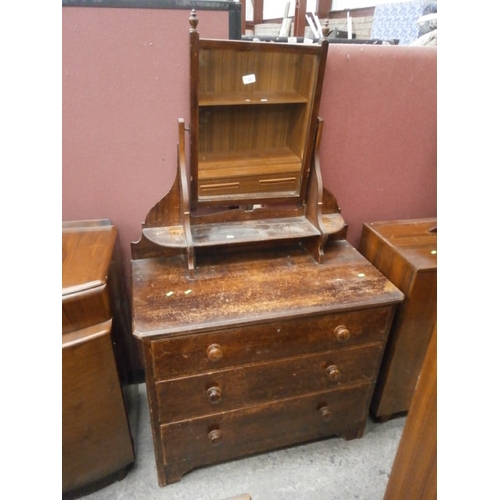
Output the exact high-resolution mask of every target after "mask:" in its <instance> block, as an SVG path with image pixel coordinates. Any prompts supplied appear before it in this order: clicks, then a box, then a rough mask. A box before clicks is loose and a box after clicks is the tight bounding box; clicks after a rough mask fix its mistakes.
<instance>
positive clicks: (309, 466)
mask: <svg viewBox="0 0 500 500" xmlns="http://www.w3.org/2000/svg"><path fill="white" fill-rule="evenodd" d="M138 402H139V404H138V412H137V413H136V417H137V418H135V417H133V420H134V422H133V424H132V425H133V426H134V427H136V429H135V436H136V437H135V449H136V463H135V465H134V466H133V468H132V469H131V470H130V471H129V472H128V474H127V476H126V477H125V478H124V479H123V480H121V481H117V482H115V483H113V484H111V485H109V486H107V487H105V488H103V489H101V490H99V491H96V492H95V493H92V494H90V495H87V496H85V497H83V498H84V499H85V500H117V499H124V500H136V499H137V500H138V499H147V500H156V499H168V500H225V499H228V498H231V497H234V496H236V495H240V494H243V493H247V494H250V495H251V498H252V500H351V499H352V500H382V499H383V497H384V492H385V488H386V485H387V480H388V478H389V474H390V471H391V467H392V463H393V461H394V457H395V454H396V450H397V447H398V444H399V440H400V437H401V433H402V430H403V426H404V423H405V421H406V417H398V418H394V419H392V420H389V421H388V422H386V423H383V424H381V423H376V422H374V421H372V420H371V419H370V420H369V421H368V423H367V426H366V430H365V434H364V436H363V437H362V438H361V439H354V440H351V441H345V440H344V439H342V438H337V437H336V438H331V439H326V440H323V441H318V442H314V443H309V444H304V445H299V446H294V447H291V448H287V449H283V450H278V451H274V452H270V453H263V454H260V455H257V456H252V457H249V458H244V459H239V460H234V461H231V462H227V463H223V464H220V465H213V466H210V467H204V468H201V469H197V470H194V471H192V472H190V473H188V474H186V475H185V476H184V477H183V478H182V480H181V481H180V482H178V483H174V484H171V485H168V486H165V487H164V488H160V487H159V486H158V482H157V476H156V466H155V460H154V451H153V441H152V437H151V428H150V423H149V412H148V407H147V398H146V387H145V384H139V386H138Z"/></svg>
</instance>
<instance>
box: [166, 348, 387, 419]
mask: <svg viewBox="0 0 500 500" xmlns="http://www.w3.org/2000/svg"><path fill="white" fill-rule="evenodd" d="M381 354H382V345H381V344H372V345H368V346H364V347H356V348H349V349H342V350H335V351H327V352H323V353H319V354H314V355H309V356H301V357H295V358H289V359H284V360H279V361H275V362H270V363H258V364H253V365H247V366H244V367H239V368H231V369H226V370H220V371H216V372H209V373H203V374H200V375H194V376H190V377H182V378H175V379H170V380H160V381H158V382H156V391H157V395H158V415H159V419H160V422H176V421H180V420H185V419H190V418H194V417H199V416H203V415H213V414H216V413H219V412H225V411H230V410H234V409H240V408H246V407H250V406H254V405H259V404H263V403H269V402H272V401H277V400H280V399H283V398H290V397H295V396H299V395H304V394H308V393H310V392H317V391H321V390H326V389H329V388H334V387H338V386H347V385H349V384H353V383H357V382H359V381H363V382H366V381H369V380H372V379H374V377H375V376H376V370H377V367H378V366H379V362H380V356H381Z"/></svg>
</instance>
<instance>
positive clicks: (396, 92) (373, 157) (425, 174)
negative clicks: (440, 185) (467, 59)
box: [320, 44, 437, 247]
mask: <svg viewBox="0 0 500 500" xmlns="http://www.w3.org/2000/svg"><path fill="white" fill-rule="evenodd" d="M436 72H437V49H436V48H434V47H398V46H384V45H337V44H331V45H330V50H329V54H328V62H327V69H326V74H325V83H324V87H323V97H322V101H321V107H320V116H321V117H322V118H323V119H324V129H323V139H322V143H321V149H320V158H321V167H322V172H323V181H324V185H325V187H327V188H328V189H330V190H331V191H332V192H333V193H334V194H335V196H336V197H337V201H338V203H339V205H340V207H341V209H342V215H343V217H344V219H345V220H346V222H347V223H348V226H349V229H348V232H347V239H348V240H349V242H350V243H351V244H353V245H354V246H355V247H357V246H358V244H359V239H360V236H361V229H362V225H363V223H364V222H373V221H383V220H394V219H415V218H421V217H436V215H437V123H436V122H437V114H436V100H437V82H436V76H437V75H436Z"/></svg>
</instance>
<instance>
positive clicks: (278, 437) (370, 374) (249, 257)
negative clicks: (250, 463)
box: [132, 241, 403, 485]
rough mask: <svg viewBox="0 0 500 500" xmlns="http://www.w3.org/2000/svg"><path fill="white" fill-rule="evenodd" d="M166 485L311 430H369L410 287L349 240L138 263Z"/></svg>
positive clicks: (139, 329) (142, 329)
mask: <svg viewBox="0 0 500 500" xmlns="http://www.w3.org/2000/svg"><path fill="white" fill-rule="evenodd" d="M132 279H133V309H134V334H135V335H136V336H137V337H138V338H140V339H141V340H142V343H143V346H144V354H145V366H146V383H147V389H148V398H149V404H150V407H151V425H152V430H153V437H154V444H155V450H156V460H157V470H158V480H159V484H160V485H165V484H167V483H171V482H175V481H178V480H179V479H180V478H181V477H182V475H183V474H185V473H186V472H188V471H189V470H191V469H193V468H195V467H198V466H202V465H207V464H211V463H215V462H220V461H223V460H227V459H231V458H237V457H242V456H246V455H248V454H251V453H256V452H262V451H266V450H271V449H275V448H278V447H282V446H286V445H290V444H295V443H300V442H304V441H308V440H313V439H319V438H324V437H327V436H332V435H341V436H344V437H345V438H347V439H350V438H355V437H360V436H361V435H362V434H363V430H364V427H365V423H366V418H367V415H368V405H369V402H370V399H371V396H372V392H373V387H374V383H375V379H376V377H377V373H378V369H379V364H380V361H381V359H382V353H383V350H384V346H385V342H386V338H387V335H388V332H389V328H390V325H391V321H392V317H393V309H394V304H396V303H398V302H400V301H401V300H402V299H403V295H402V294H401V292H399V291H398V290H397V289H396V288H395V287H394V286H393V285H392V284H391V283H390V282H389V281H388V280H387V279H386V278H384V277H383V276H382V274H380V273H379V272H378V271H377V270H376V269H375V268H374V267H373V266H371V265H370V264H369V263H368V262H367V261H366V260H365V259H364V258H363V257H362V256H361V255H360V254H359V253H358V252H357V251H356V250H355V249H354V248H352V247H351V246H350V245H349V244H348V243H347V242H345V241H337V242H333V243H332V244H331V245H328V247H327V250H326V252H325V258H324V261H323V263H322V264H321V265H318V264H317V263H316V262H315V261H314V259H313V258H312V257H311V256H310V254H308V253H307V252H305V251H304V249H302V248H300V247H290V248H288V249H286V248H285V249H279V250H278V249H269V250H261V251H259V252H255V253H245V254H243V255H242V254H239V255H233V256H218V255H211V256H210V257H208V256H205V257H204V258H203V260H201V259H200V260H199V263H198V268H197V279H195V280H192V279H189V278H188V276H187V275H186V270H185V266H184V262H183V259H182V258H155V259H137V260H134V261H133V262H132Z"/></svg>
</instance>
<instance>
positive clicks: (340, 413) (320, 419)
mask: <svg viewBox="0 0 500 500" xmlns="http://www.w3.org/2000/svg"><path fill="white" fill-rule="evenodd" d="M371 389H372V384H371V383H366V384H362V385H358V386H356V387H352V386H351V388H346V389H343V388H342V389H335V390H332V391H325V392H318V393H315V394H312V395H311V394H310V395H307V396H303V397H298V398H293V399H287V400H283V401H279V402H276V403H272V404H266V405H260V406H255V407H252V408H247V409H245V410H236V411H230V412H227V413H220V414H217V415H211V416H208V417H202V418H197V419H192V420H184V421H181V422H175V423H172V424H164V425H161V426H160V430H161V441H162V447H163V461H164V465H165V471H164V472H165V476H166V482H167V483H170V482H174V481H178V480H180V478H181V476H182V475H183V474H185V473H186V472H188V471H189V470H191V469H193V468H195V467H198V466H201V465H208V464H211V463H215V462H220V461H223V460H228V459H232V458H236V457H242V456H245V455H249V454H253V453H258V452H263V451H269V450H272V449H276V448H280V447H284V446H288V445H292V444H295V443H300V442H305V441H311V440H314V439H319V438H324V437H328V436H333V435H342V436H343V437H345V438H346V439H350V438H355V437H360V436H361V435H362V433H363V430H364V427H365V421H366V417H367V408H368V401H369V397H370V395H371Z"/></svg>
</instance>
